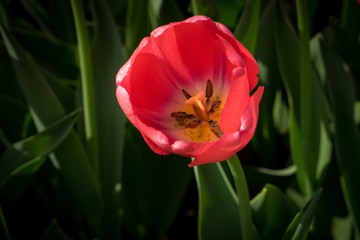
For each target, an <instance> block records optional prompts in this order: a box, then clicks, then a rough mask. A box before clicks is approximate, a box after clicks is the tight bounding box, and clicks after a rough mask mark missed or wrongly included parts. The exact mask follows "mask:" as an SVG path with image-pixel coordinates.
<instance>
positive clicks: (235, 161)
mask: <svg viewBox="0 0 360 240" xmlns="http://www.w3.org/2000/svg"><path fill="white" fill-rule="evenodd" d="M227 163H228V164H229V167H230V170H231V173H232V175H233V179H234V183H235V188H236V194H237V198H238V201H239V213H240V225H241V226H240V227H241V233H242V236H243V238H242V239H254V237H255V235H254V231H253V225H252V218H251V210H250V198H249V192H248V188H247V184H246V179H245V175H244V171H243V168H242V166H241V163H240V161H239V158H238V157H237V155H236V154H235V155H234V156H232V157H231V158H229V159H228V160H227Z"/></svg>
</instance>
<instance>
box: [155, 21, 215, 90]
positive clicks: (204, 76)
mask: <svg viewBox="0 0 360 240" xmlns="http://www.w3.org/2000/svg"><path fill="white" fill-rule="evenodd" d="M211 23H212V22H211V20H209V19H208V18H205V17H196V18H191V19H188V20H187V21H184V22H182V23H178V24H172V25H170V26H164V27H160V28H159V29H156V30H155V31H154V32H153V33H152V34H151V37H152V40H153V43H154V44H153V50H154V54H156V55H157V56H158V57H159V58H161V59H163V60H164V61H166V62H169V63H170V64H171V65H172V66H173V67H174V69H175V70H176V71H177V74H178V76H179V78H178V79H177V81H180V82H182V83H183V88H189V86H191V88H193V87H194V84H195V85H199V86H200V85H201V86H202V85H204V86H205V84H206V81H207V80H208V79H211V78H212V75H213V60H214V45H215V35H214V32H213V28H212V27H211ZM203 83H204V84H203ZM194 91H198V89H194ZM190 94H191V93H190Z"/></svg>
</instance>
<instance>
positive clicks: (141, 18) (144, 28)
mask: <svg viewBox="0 0 360 240" xmlns="http://www.w3.org/2000/svg"><path fill="white" fill-rule="evenodd" d="M148 2H149V1H146V0H136V1H135V0H129V1H128V7H127V11H126V27H125V47H126V54H127V56H128V57H129V56H131V54H132V52H133V51H134V50H135V48H136V47H137V46H138V45H139V43H140V41H141V39H142V38H144V37H146V36H148V35H149V33H150V31H151V30H150V21H149V16H148Z"/></svg>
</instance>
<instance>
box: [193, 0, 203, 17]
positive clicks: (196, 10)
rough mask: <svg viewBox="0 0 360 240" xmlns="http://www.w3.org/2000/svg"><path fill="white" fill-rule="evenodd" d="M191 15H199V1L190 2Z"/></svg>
mask: <svg viewBox="0 0 360 240" xmlns="http://www.w3.org/2000/svg"><path fill="white" fill-rule="evenodd" d="M191 7H192V11H193V15H194V16H195V15H200V9H201V0H191Z"/></svg>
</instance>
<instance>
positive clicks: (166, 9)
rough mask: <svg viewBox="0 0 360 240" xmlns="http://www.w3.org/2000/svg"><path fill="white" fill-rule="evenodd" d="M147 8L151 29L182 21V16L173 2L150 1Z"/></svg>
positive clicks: (162, 0)
mask: <svg viewBox="0 0 360 240" xmlns="http://www.w3.org/2000/svg"><path fill="white" fill-rule="evenodd" d="M148 7H149V17H150V21H151V26H152V29H155V28H157V27H159V26H161V25H165V24H169V23H171V22H176V21H182V20H184V15H183V14H182V12H181V9H180V8H179V6H178V4H177V2H176V1H174V0H165V1H164V0H150V1H149V4H148Z"/></svg>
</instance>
